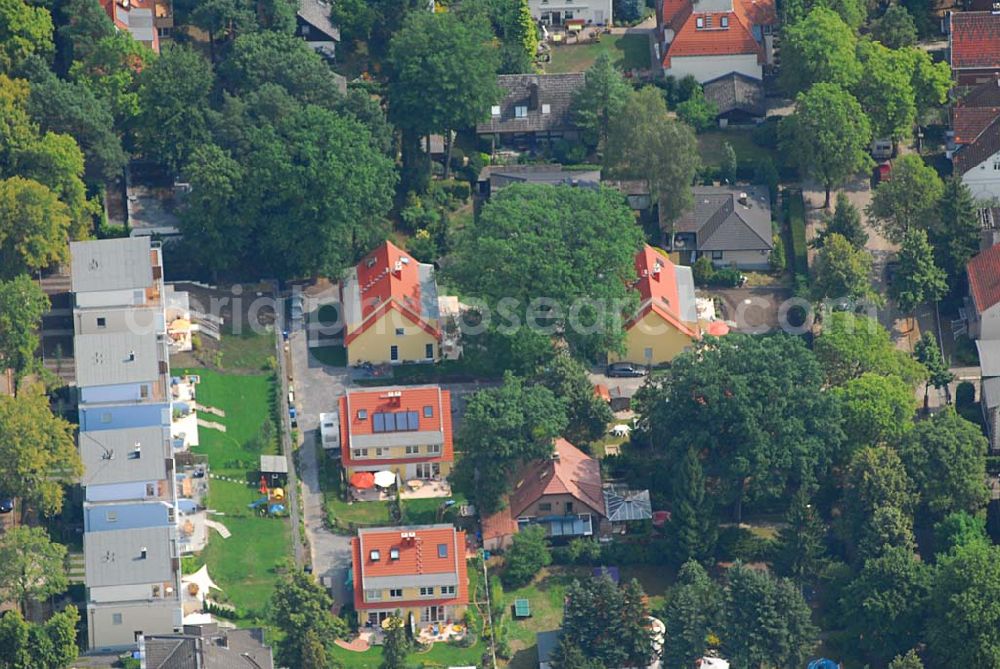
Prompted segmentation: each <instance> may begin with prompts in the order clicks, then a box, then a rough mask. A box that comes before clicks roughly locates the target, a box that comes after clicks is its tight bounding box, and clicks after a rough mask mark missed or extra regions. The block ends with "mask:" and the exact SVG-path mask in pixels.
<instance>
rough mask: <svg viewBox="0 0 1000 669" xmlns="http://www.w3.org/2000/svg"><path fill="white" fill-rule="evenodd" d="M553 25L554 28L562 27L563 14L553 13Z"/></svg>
mask: <svg viewBox="0 0 1000 669" xmlns="http://www.w3.org/2000/svg"><path fill="white" fill-rule="evenodd" d="M552 25H554V26H561V25H562V12H552Z"/></svg>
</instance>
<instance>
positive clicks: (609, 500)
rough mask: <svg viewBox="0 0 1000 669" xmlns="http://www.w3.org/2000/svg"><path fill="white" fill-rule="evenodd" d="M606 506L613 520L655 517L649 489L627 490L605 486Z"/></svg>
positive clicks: (610, 518) (609, 518) (609, 516)
mask: <svg viewBox="0 0 1000 669" xmlns="http://www.w3.org/2000/svg"><path fill="white" fill-rule="evenodd" d="M604 506H605V508H606V510H607V514H608V520H610V521H611V522H621V521H625V520H649V519H650V518H652V517H653V506H652V503H651V502H650V501H649V491H648V490H625V489H621V488H615V487H614V486H607V487H605V488H604Z"/></svg>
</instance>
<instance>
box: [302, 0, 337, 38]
mask: <svg viewBox="0 0 1000 669" xmlns="http://www.w3.org/2000/svg"><path fill="white" fill-rule="evenodd" d="M297 13H298V15H299V16H300V17H301V18H302V20H303V21H305V22H306V23H308V24H309V25H311V26H313V27H314V28H316V30H319V31H320V32H322V33H323V34H324V35H326V36H327V37H329V38H330V39H331V40H333V41H334V42H339V41H340V28H338V27H337V26H335V25H333V23H332V22H331V21H330V3H329V2H324V1H323V0H299V11H298V12H297Z"/></svg>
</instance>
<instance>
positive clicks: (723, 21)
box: [719, 16, 729, 28]
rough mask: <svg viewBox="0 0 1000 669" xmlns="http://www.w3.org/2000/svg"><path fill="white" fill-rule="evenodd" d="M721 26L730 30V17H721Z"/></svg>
mask: <svg viewBox="0 0 1000 669" xmlns="http://www.w3.org/2000/svg"><path fill="white" fill-rule="evenodd" d="M719 25H720V26H722V27H723V28H728V27H729V17H728V16H723V17H721V18H720V19H719Z"/></svg>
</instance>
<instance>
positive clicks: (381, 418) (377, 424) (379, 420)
mask: <svg viewBox="0 0 1000 669" xmlns="http://www.w3.org/2000/svg"><path fill="white" fill-rule="evenodd" d="M372 430H374V431H375V432H385V414H381V413H377V414H375V416H374V417H373V418H372Z"/></svg>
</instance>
